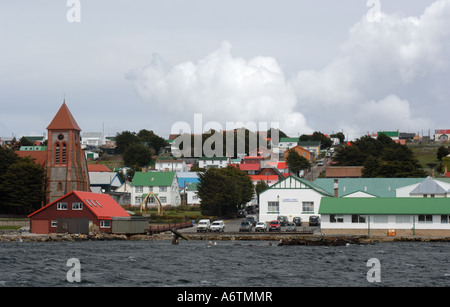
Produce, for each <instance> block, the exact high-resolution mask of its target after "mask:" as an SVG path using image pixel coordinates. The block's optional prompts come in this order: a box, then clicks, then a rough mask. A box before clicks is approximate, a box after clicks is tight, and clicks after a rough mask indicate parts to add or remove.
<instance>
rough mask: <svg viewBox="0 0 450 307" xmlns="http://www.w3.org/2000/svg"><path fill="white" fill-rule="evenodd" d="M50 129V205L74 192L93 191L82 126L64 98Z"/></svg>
mask: <svg viewBox="0 0 450 307" xmlns="http://www.w3.org/2000/svg"><path fill="white" fill-rule="evenodd" d="M47 130H48V141H47V162H46V163H47V164H46V170H47V178H48V185H47V204H48V203H51V202H53V201H55V200H57V199H58V198H60V197H62V196H64V195H66V194H67V193H69V192H72V191H88V192H90V185H89V173H88V170H87V163H86V157H85V155H84V152H83V151H82V150H81V139H80V132H81V129H80V127H79V126H78V124H77V122H76V121H75V119H74V118H73V116H72V114H71V113H70V111H69V108H68V107H67V105H66V102H65V101H64V102H63V104H62V106H61V108H60V109H59V111H58V113H56V115H55V117H54V118H53V120H52V122H51V123H50V125H48V127H47Z"/></svg>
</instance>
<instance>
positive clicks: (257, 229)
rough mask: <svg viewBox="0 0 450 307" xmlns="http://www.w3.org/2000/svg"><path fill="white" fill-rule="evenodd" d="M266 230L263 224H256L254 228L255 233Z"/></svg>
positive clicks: (265, 225)
mask: <svg viewBox="0 0 450 307" xmlns="http://www.w3.org/2000/svg"><path fill="white" fill-rule="evenodd" d="M266 230H267V224H266V223H265V222H258V223H256V226H255V231H256V232H258V231H266Z"/></svg>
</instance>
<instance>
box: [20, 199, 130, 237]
mask: <svg viewBox="0 0 450 307" xmlns="http://www.w3.org/2000/svg"><path fill="white" fill-rule="evenodd" d="M28 217H29V218H30V231H31V232H32V233H37V234H48V233H85V234H87V233H90V232H92V231H93V230H95V229H98V231H100V232H104V233H111V232H112V226H113V223H114V222H115V221H117V220H123V219H124V218H125V219H130V215H129V214H128V213H127V212H126V211H125V210H124V209H123V208H122V207H121V206H120V205H119V204H118V203H117V202H116V201H114V199H113V198H112V197H111V196H109V195H108V194H98V193H92V192H81V191H72V192H70V193H68V194H66V195H64V196H63V197H61V198H59V199H57V200H55V201H53V202H52V203H50V204H48V205H46V206H44V207H42V208H41V209H39V210H37V211H35V212H33V213H32V214H30V215H29V216H28Z"/></svg>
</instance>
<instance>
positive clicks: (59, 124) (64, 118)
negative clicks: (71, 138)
mask: <svg viewBox="0 0 450 307" xmlns="http://www.w3.org/2000/svg"><path fill="white" fill-rule="evenodd" d="M47 130H78V131H81V129H80V127H79V126H78V124H77V122H76V120H75V118H73V116H72V113H70V111H69V108H68V107H67V106H66V102H63V104H62V106H61V108H59V111H58V113H56V115H55V117H54V118H53V120H52V122H51V123H50V125H48V127H47Z"/></svg>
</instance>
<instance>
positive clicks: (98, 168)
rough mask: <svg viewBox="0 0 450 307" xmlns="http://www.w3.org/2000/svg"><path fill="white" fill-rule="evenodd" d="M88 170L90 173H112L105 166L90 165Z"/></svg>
mask: <svg viewBox="0 0 450 307" xmlns="http://www.w3.org/2000/svg"><path fill="white" fill-rule="evenodd" d="M87 168H88V171H89V172H111V170H110V169H109V167H107V166H106V165H105V164H88V165H87Z"/></svg>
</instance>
